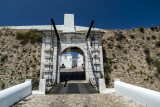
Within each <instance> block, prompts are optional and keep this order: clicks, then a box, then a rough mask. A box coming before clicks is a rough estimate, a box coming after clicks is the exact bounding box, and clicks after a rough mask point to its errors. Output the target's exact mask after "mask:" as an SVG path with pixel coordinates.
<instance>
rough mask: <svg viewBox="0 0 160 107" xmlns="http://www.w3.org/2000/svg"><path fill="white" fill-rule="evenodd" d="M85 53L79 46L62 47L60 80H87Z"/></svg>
mask: <svg viewBox="0 0 160 107" xmlns="http://www.w3.org/2000/svg"><path fill="white" fill-rule="evenodd" d="M85 79H86V77H85V54H84V52H83V50H82V49H81V48H79V47H76V46H72V47H66V48H64V49H62V52H61V56H60V82H63V81H66V80H85Z"/></svg>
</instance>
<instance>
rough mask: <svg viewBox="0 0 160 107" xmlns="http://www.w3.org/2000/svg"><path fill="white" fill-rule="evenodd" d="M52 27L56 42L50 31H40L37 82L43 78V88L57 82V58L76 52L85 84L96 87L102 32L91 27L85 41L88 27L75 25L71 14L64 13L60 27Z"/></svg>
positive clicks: (101, 74)
mask: <svg viewBox="0 0 160 107" xmlns="http://www.w3.org/2000/svg"><path fill="white" fill-rule="evenodd" d="M60 26H61V27H60ZM56 27H57V30H58V33H59V39H60V41H58V39H57V37H56V34H55V33H54V31H53V30H42V31H43V33H44V34H45V36H44V37H43V40H42V51H41V52H42V53H41V54H42V55H41V70H40V79H46V83H47V86H49V85H51V84H55V83H60V67H61V55H62V54H63V53H65V52H77V53H79V54H80V55H81V56H83V60H84V63H83V66H84V67H83V68H84V72H85V81H86V82H91V83H93V84H97V87H98V80H99V79H104V68H103V53H102V41H101V38H102V36H103V34H104V32H103V31H102V30H101V29H97V28H95V29H94V30H92V31H91V32H90V34H89V36H88V38H86V34H87V31H88V29H89V28H88V27H82V26H75V25H74V15H73V14H65V15H64V25H57V26H56ZM99 86H100V84H99ZM103 87H105V86H103Z"/></svg>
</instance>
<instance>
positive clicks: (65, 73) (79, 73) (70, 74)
mask: <svg viewBox="0 0 160 107" xmlns="http://www.w3.org/2000/svg"><path fill="white" fill-rule="evenodd" d="M66 80H67V81H69V80H85V72H84V71H83V69H77V68H73V69H61V71H60V81H61V82H64V81H66Z"/></svg>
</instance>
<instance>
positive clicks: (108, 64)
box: [103, 48, 113, 85]
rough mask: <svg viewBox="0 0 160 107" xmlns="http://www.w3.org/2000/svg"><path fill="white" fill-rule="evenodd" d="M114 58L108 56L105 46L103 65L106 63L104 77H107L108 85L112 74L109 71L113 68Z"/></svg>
mask: <svg viewBox="0 0 160 107" xmlns="http://www.w3.org/2000/svg"><path fill="white" fill-rule="evenodd" d="M112 64H113V61H112V58H107V57H106V52H105V50H104V48H103V65H104V78H105V83H106V85H107V84H109V82H110V76H109V73H111V71H112V70H113V69H112Z"/></svg>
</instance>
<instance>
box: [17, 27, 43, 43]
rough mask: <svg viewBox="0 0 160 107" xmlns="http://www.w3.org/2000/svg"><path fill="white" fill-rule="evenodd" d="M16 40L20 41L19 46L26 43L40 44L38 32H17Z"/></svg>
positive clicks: (40, 38) (40, 39) (40, 37)
mask: <svg viewBox="0 0 160 107" xmlns="http://www.w3.org/2000/svg"><path fill="white" fill-rule="evenodd" d="M16 38H17V40H20V43H21V44H25V43H28V42H29V41H30V43H36V42H38V43H40V42H41V41H42V36H41V35H40V34H39V33H38V30H29V31H27V32H17V35H16Z"/></svg>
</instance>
